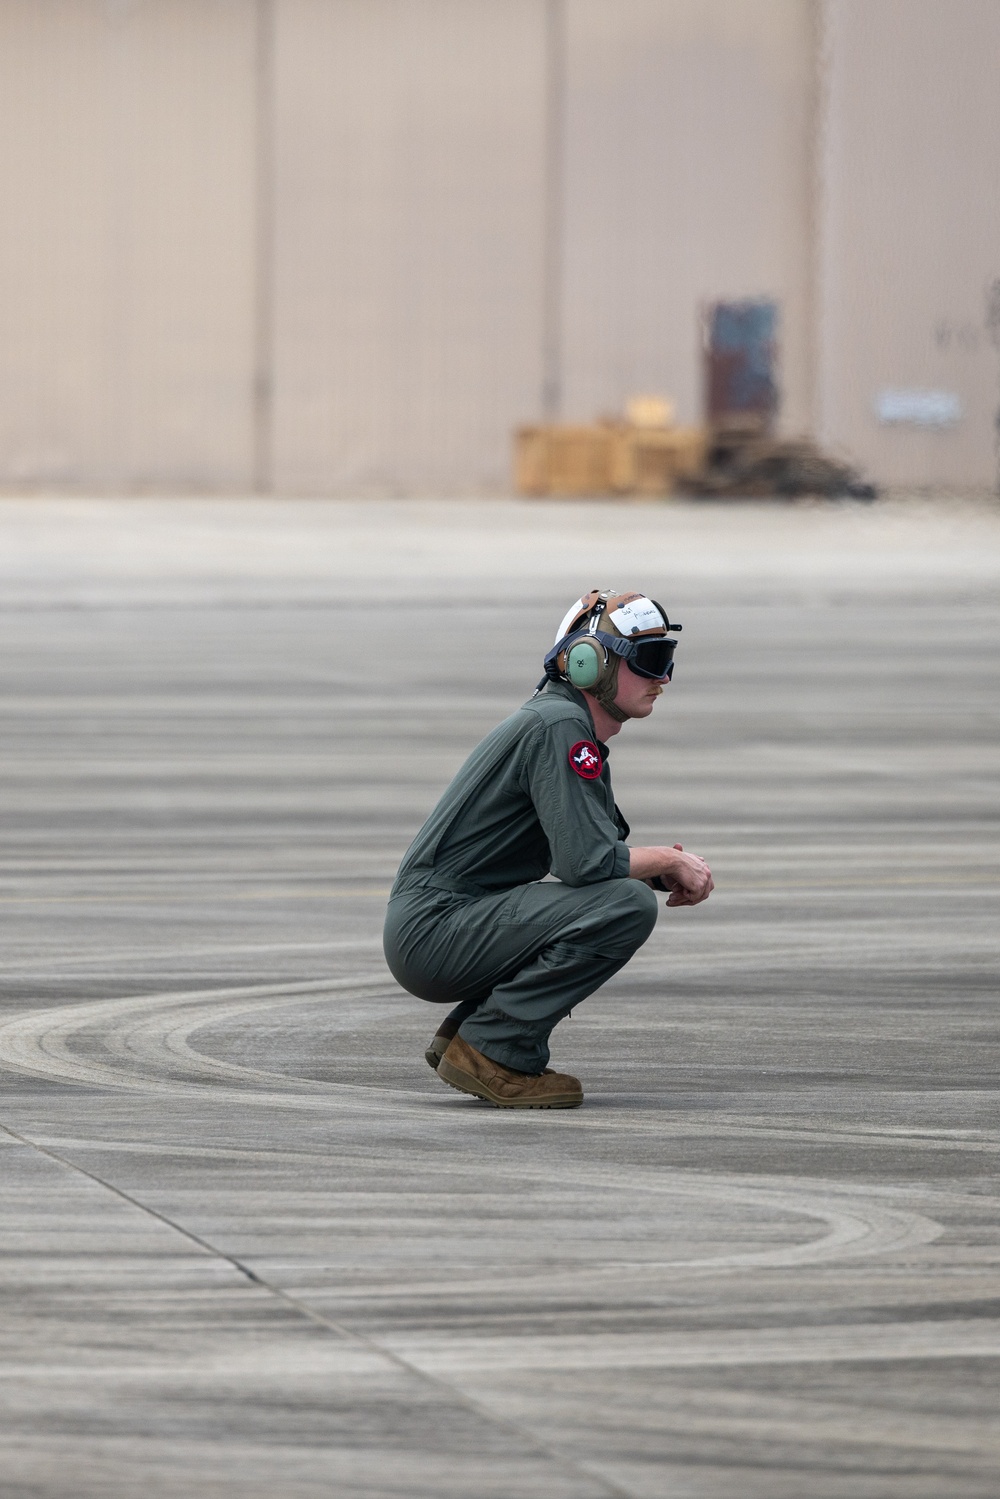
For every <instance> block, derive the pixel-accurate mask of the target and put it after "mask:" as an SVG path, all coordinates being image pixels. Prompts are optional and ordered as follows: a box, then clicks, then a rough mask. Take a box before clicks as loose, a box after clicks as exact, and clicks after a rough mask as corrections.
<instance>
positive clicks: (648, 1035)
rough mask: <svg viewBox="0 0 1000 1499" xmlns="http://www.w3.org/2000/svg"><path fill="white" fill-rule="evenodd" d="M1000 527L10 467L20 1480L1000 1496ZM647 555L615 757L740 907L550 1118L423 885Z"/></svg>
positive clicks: (480, 1498)
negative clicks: (401, 874) (423, 874)
mask: <svg viewBox="0 0 1000 1499" xmlns="http://www.w3.org/2000/svg"><path fill="white" fill-rule="evenodd" d="M998 542H1000V512H998V511H997V510H995V509H993V508H991V507H989V506H987V505H978V506H977V505H973V504H969V503H959V502H954V503H952V504H946V503H939V504H930V503H927V502H917V501H914V502H912V503H909V504H907V503H904V502H901V501H900V502H892V503H886V504H878V505H875V506H871V507H864V506H860V507H859V506H850V505H848V506H842V507H837V506H833V507H827V506H816V507H809V506H799V507H768V506H764V505H752V506H747V507H745V508H741V507H738V506H723V507H712V506H706V507H701V508H699V507H697V506H686V505H635V506H618V507H606V506H603V505H563V506H559V505H530V504H528V505H517V504H513V503H511V504H501V503H497V504H488V503H484V504H481V505H478V506H473V505H468V506H466V505H462V504H451V505H444V504H442V505H436V506H435V505H402V504H400V505H391V504H386V505H377V504H373V505H368V506H350V505H337V504H321V503H316V504H312V505H309V504H291V503H289V504H274V505H268V504H241V503H239V502H235V501H228V502H227V501H219V502H208V501H180V502H176V503H169V502H165V501H144V502H132V503H118V504H114V503H98V502H92V503H87V502H83V501H80V502H73V503H70V502H55V501H42V500H32V501H23V502H21V501H7V502H4V503H3V504H2V505H0V637H2V638H0V645H2V649H0V686H2V691H3V696H4V711H3V718H2V741H0V811H2V816H3V821H4V825H5V828H6V840H5V850H4V853H3V858H2V864H0V905H2V911H3V916H4V929H5V935H6V942H5V945H4V950H3V959H2V969H0V980H2V994H3V1004H2V1010H0V1059H2V1064H3V1073H2V1079H3V1102H2V1107H0V1120H2V1123H3V1126H4V1132H3V1133H2V1134H0V1140H2V1142H3V1143H2V1145H0V1171H2V1185H3V1204H4V1208H3V1216H2V1219H0V1249H2V1256H0V1284H2V1294H3V1302H2V1307H3V1315H2V1318H0V1338H2V1347H0V1373H2V1376H3V1377H2V1379H0V1473H2V1479H0V1490H2V1494H3V1499H28V1496H31V1499H134V1496H135V1495H140V1494H141V1495H150V1496H157V1499H191V1496H198V1499H215V1496H219V1499H222V1496H225V1499H236V1496H239V1499H313V1496H321V1495H322V1496H330V1495H336V1496H338V1499H383V1496H394V1499H395V1496H400V1499H403V1496H405V1499H410V1496H420V1499H425V1496H426V1499H472V1496H476V1499H521V1496H523V1499H602V1496H608V1495H618V1496H633V1499H666V1496H675V1495H677V1496H681V1495H683V1496H699V1499H701V1496H705V1499H802V1496H805V1495H809V1496H810V1499H827V1496H829V1499H833V1496H851V1499H857V1496H863V1499H868V1496H872V1499H875V1496H879V1499H881V1496H892V1499H943V1496H945V1495H947V1496H949V1499H955V1496H971V1495H975V1496H995V1495H996V1494H997V1492H998V1479H997V1470H998V1463H1000V1419H998V1401H997V1389H998V1385H1000V1317H998V1312H1000V1273H998V1261H1000V1204H998V1192H997V1185H998V1178H997V1152H998V1148H1000V1129H998V1114H997V1101H998V1094H997V1061H998V1052H1000V1047H998V1039H1000V1027H998V1017H997V964H996V936H997V896H998V888H1000V874H998V863H1000V860H998V840H997V821H998V814H997V800H996V792H997V781H998V757H997V750H996V743H997V717H998V712H997V704H998V696H997V688H998V676H1000V654H998V649H997V647H998V643H1000V641H998V637H1000V629H998V625H1000V589H998V586H997V584H998V556H1000V546H998ZM599 582H608V583H611V584H615V585H618V586H624V585H626V584H640V585H644V586H647V587H648V588H649V589H650V591H652V592H654V593H655V594H656V596H657V597H661V598H662V599H663V600H664V602H665V603H667V604H668V605H669V608H670V612H671V614H673V613H674V612H676V614H677V616H678V617H680V618H681V619H682V620H683V622H684V624H685V626H686V628H685V632H684V636H683V644H682V648H681V650H680V651H679V666H678V671H677V676H676V680H675V682H674V685H673V686H672V687H671V689H670V692H669V694H668V699H667V700H666V701H665V702H664V703H663V704H661V705H659V707H658V709H657V714H656V716H655V717H654V719H653V720H651V721H650V722H649V723H647V724H645V725H635V726H632V729H631V731H629V730H626V732H625V733H624V734H623V735H622V736H621V738H620V739H619V740H618V741H617V743H616V746H615V750H614V769H615V777H616V786H617V789H618V792H619V800H620V801H621V802H622V804H623V806H624V807H625V809H626V812H627V814H628V816H629V817H630V819H631V821H632V824H633V827H634V829H635V833H636V835H637V836H638V837H639V838H640V839H641V840H643V841H667V840H669V841H673V839H674V838H675V837H676V838H678V839H679V840H680V841H682V842H684V843H685V844H687V845H688V846H690V847H692V848H694V849H696V850H697V851H699V852H702V853H704V854H705V855H706V856H707V857H709V859H710V861H711V863H712V865H713V868H714V870H715V873H716V880H717V884H718V890H717V892H716V895H715V896H714V897H713V899H712V901H710V902H709V903H708V905H707V906H705V907H702V908H699V909H698V910H695V911H678V912H669V913H667V912H665V913H664V914H663V916H662V917H661V920H660V923H659V925H658V927H657V930H656V932H655V933H654V935H653V937H652V938H651V940H650V942H649V943H648V945H647V946H646V948H644V949H643V951H642V952H641V953H640V954H639V956H638V957H637V959H636V960H635V961H634V962H633V964H632V965H631V966H630V967H629V968H628V969H627V970H626V971H625V972H624V973H623V974H622V975H620V976H619V978H618V979H616V980H615V981H613V982H612V983H611V984H609V985H608V987H607V988H606V989H605V990H604V991H602V992H601V993H600V994H599V995H597V996H595V997H594V998H593V999H591V1000H590V1001H588V1003H587V1004H586V1006H584V1007H583V1008H582V1009H580V1010H578V1011H577V1014H576V1016H575V1017H574V1018H573V1020H572V1021H570V1022H567V1023H565V1024H564V1025H563V1026H562V1027H561V1028H560V1030H559V1032H558V1033H557V1046H556V1058H557V1062H558V1064H559V1065H562V1066H565V1067H567V1068H569V1069H570V1070H572V1071H574V1072H578V1073H579V1074H580V1075H581V1076H582V1078H583V1079H584V1083H585V1086H586V1089H587V1095H588V1098H587V1104H586V1106H585V1107H584V1108H583V1109H582V1110H580V1111H579V1112H574V1113H568V1114H552V1115H536V1114H529V1115H526V1116H522V1115H516V1114H515V1115H508V1114H503V1113H497V1112H495V1111H492V1110H490V1109H487V1108H486V1107H485V1106H482V1105H480V1104H478V1103H477V1102H475V1101H473V1100H470V1099H465V1098H463V1097H461V1096H460V1095H458V1094H456V1093H453V1092H451V1091H450V1090H448V1089H447V1088H445V1087H444V1086H443V1085H442V1084H441V1083H439V1082H438V1081H437V1080H436V1079H435V1078H434V1077H433V1075H432V1074H431V1073H430V1071H429V1070H428V1069H427V1067H426V1066H425V1064H424V1062H423V1060H422V1056H421V1052H422V1047H423V1044H424V1042H425V1039H426V1037H427V1036H428V1035H429V1034H430V1032H431V1030H432V1029H433V1028H434V1024H435V1022H436V1015H435V1014H434V1013H433V1012H432V1010H431V1007H430V1006H426V1005H423V1004H421V1003H420V1002H418V1001H416V1000H411V999H409V998H408V997H407V996H405V995H403V994H401V993H400V992H399V991H398V989H397V988H396V987H395V986H394V984H393V983H392V981H391V980H390V979H389V977H388V975H387V973H386V971H385V969H384V967H383V965H382V962H381V959H380V949H379V939H378V934H379V929H380V920H381V913H382V908H383V905H384V899H385V894H386V891H387V888H388V884H389V881H390V878H391V875H392V872H393V869H394V867H395V864H396V862H397V861H398V859H399V856H400V854H401V853H402V851H403V849H404V847H405V846H406V843H407V840H408V838H409V836H410V835H411V834H412V832H413V831H414V830H415V828H416V827H417V826H418V824H419V822H420V820H421V818H422V817H423V815H424V814H425V812H426V811H427V810H428V809H429V807H430V806H431V804H432V802H433V800H434V798H435V797H436V795H437V794H438V792H439V791H440V789H441V788H442V787H443V786H444V784H445V782H446V780H447V778H448V776H449V775H450V773H451V772H452V770H453V769H454V768H455V767H456V766H457V765H458V764H459V762H460V761H461V759H462V758H463V756H464V754H465V752H466V751H467V750H468V748H469V747H470V746H471V745H472V744H473V743H474V742H475V741H476V739H477V738H478V737H479V735H480V734H481V733H482V732H483V731H485V730H486V729H487V728H488V727H489V726H490V725H491V724H492V723H493V722H494V721H495V720H496V719H497V718H499V717H500V716H501V715H503V714H504V713H506V712H507V711H508V710H509V709H511V708H513V707H514V706H515V705H516V704H517V703H518V702H520V701H521V700H522V699H523V697H525V696H526V695H527V691H528V690H530V688H531V687H532V686H533V685H534V681H535V679H536V677H537V661H538V657H539V655H540V653H541V650H542V647H543V644H544V643H545V642H546V641H547V639H548V637H549V636H550V634H551V632H552V630H553V628H554V625H555V623H556V620H557V619H558V617H559V615H560V614H561V612H562V610H563V608H564V607H565V606H566V605H567V604H568V603H569V601H570V599H571V598H572V597H573V596H574V595H575V594H576V593H578V592H579V591H580V589H581V588H583V587H586V586H590V585H591V584H592V583H599ZM373 590H374V592H373ZM380 599H381V600H384V601H385V602H386V603H388V604H390V605H391V610H390V612H389V613H388V614H381V613H380V612H379V601H380Z"/></svg>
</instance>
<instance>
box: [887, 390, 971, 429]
mask: <svg viewBox="0 0 1000 1499" xmlns="http://www.w3.org/2000/svg"><path fill="white" fill-rule="evenodd" d="M875 414H876V416H877V417H878V419H879V421H880V422H882V423H883V424H884V425H886V426H890V425H895V426H898V425H905V426H909V427H953V426H954V425H955V423H956V422H959V421H961V419H962V403H961V401H960V400H959V398H958V396H957V395H956V394H955V392H954V391H952V390H880V391H879V393H878V395H877V396H876V398H875Z"/></svg>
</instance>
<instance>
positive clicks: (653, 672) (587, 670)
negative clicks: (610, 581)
mask: <svg viewBox="0 0 1000 1499" xmlns="http://www.w3.org/2000/svg"><path fill="white" fill-rule="evenodd" d="M613 596H614V595H613V594H612V593H611V592H610V591H605V592H603V593H599V594H598V595H597V597H596V599H595V601H594V602H593V603H592V604H591V605H590V606H589V609H588V610H587V613H586V614H585V615H584V616H583V617H580V618H578V619H577V620H576V622H575V626H574V628H573V629H572V630H570V631H569V633H568V634H566V635H563V636H562V637H561V638H560V639H559V640H557V641H556V643H555V645H554V646H553V647H552V649H551V650H550V651H549V652H548V653H547V654H546V657H545V675H544V677H543V678H542V680H541V681H540V682H539V684H538V686H537V688H536V689H535V691H536V692H540V691H541V690H542V688H543V687H544V686H545V683H546V682H568V683H569V684H570V686H571V687H576V688H579V690H580V691H581V692H593V691H594V690H595V688H596V689H599V688H600V686H601V684H602V682H603V681H605V680H606V679H607V677H608V674H609V672H610V670H611V667H612V665H613V658H614V657H617V658H618V659H619V660H622V661H624V662H625V663H626V665H627V666H628V668H629V670H630V671H634V672H635V674H636V676H639V677H648V678H650V680H652V681H654V682H669V680H670V678H671V676H672V675H673V670H674V650H675V649H676V646H677V641H676V640H668V639H667V638H666V637H665V636H662V635H657V636H654V637H653V638H652V639H651V638H650V637H649V636H644V637H643V638H641V639H639V640H630V639H629V638H628V637H627V636H622V635H609V634H608V633H607V631H605V630H601V629H599V628H598V626H599V624H600V620H601V615H602V614H603V613H604V611H605V609H606V608H607V605H608V600H609V599H610V598H612V597H613ZM649 602H650V603H651V604H652V605H653V606H654V607H655V608H656V609H657V610H659V613H660V615H661V616H662V618H663V625H664V628H665V629H667V630H675V631H678V632H679V631H680V630H681V629H682V626H681V625H676V624H671V622H670V620H669V619H668V617H667V611H666V609H664V607H663V605H662V604H658V603H657V602H656V600H655V599H650V601H649Z"/></svg>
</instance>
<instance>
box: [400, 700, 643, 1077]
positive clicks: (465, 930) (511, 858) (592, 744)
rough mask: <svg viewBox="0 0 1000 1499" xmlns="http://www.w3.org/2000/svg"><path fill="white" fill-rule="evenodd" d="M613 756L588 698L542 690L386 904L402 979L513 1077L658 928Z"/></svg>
mask: <svg viewBox="0 0 1000 1499" xmlns="http://www.w3.org/2000/svg"><path fill="white" fill-rule="evenodd" d="M607 754H608V752H607V747H606V746H605V745H603V744H600V743H598V742H597V741H596V739H595V736H594V724H593V720H592V718H591V716H590V711H589V709H588V707H587V701H586V698H585V697H584V696H583V694H582V693H580V692H578V691H577V690H576V689H575V688H573V687H570V686H568V685H566V684H564V683H549V684H548V685H547V686H546V688H545V690H544V692H542V693H541V694H539V696H538V697H535V698H532V699H530V700H529V701H528V702H527V703H525V704H524V706H523V707H522V708H520V709H518V711H517V712H516V713H514V714H512V715H511V717H510V718H507V719H505V720H504V722H503V723H501V724H499V725H498V726H497V728H495V729H494V730H493V732H492V733H491V734H488V735H487V737H486V738H485V739H484V740H483V742H482V743H481V744H480V745H479V746H478V747H477V748H476V749H475V750H474V751H473V752H472V754H471V755H470V756H469V758H468V760H467V761H466V762H465V764H464V765H463V766H462V769H461V770H460V771H459V772H458V775H457V776H456V777H455V779H454V780H453V781H452V783H451V785H450V786H449V787H448V789H447V791H446V792H445V793H444V795H443V796H442V798H441V800H440V801H439V802H438V804H437V806H436V807H435V809H434V811H433V812H432V813H431V815H430V817H429V818H428V819H427V821H426V823H425V824H424V826H423V827H422V828H421V830H420V832H419V833H418V834H417V837H416V838H415V839H414V841H413V843H412V844H411V846H410V848H409V850H408V852H407V854H406V857H405V858H404V860H403V863H402V865H401V866H400V869H399V873H398V875H397V876H396V882H395V884H394V886H393V889H392V894H391V896H390V899H389V907H388V911H387V913H386V922H385V937H384V941H385V955H386V961H387V962H388V964H389V967H390V969H391V970H392V973H393V975H394V976H395V978H396V979H397V980H398V981H399V983H400V984H401V985H402V986H403V988H404V989H407V990H409V992H410V993H411V994H415V995H416V996H417V997H418V998H420V999H428V1000H433V1001H438V1002H440V1003H444V1004H452V1005H454V1006H455V1007H456V1011H457V1012H459V1013H460V1014H463V1015H464V1016H465V1018H464V1019H463V1021H462V1025H461V1032H460V1033H461V1035H462V1036H463V1037H464V1038H465V1040H466V1041H468V1043H469V1045H470V1046H474V1047H475V1048H476V1049H477V1050H478V1051H481V1052H482V1053H483V1054H484V1055H485V1056H488V1057H491V1058H492V1059H493V1060H494V1061H495V1062H500V1063H501V1064H502V1065H503V1066H506V1067H511V1068H514V1069H515V1070H516V1071H519V1072H530V1073H539V1072H541V1071H542V1070H543V1069H544V1068H545V1067H546V1066H547V1064H548V1060H549V1047H548V1038H549V1033H550V1031H551V1030H552V1027H553V1026H554V1025H555V1024H556V1022H557V1021H559V1020H561V1019H562V1018H563V1016H565V1015H568V1014H569V1012H570V1010H572V1009H573V1007H574V1006H575V1005H577V1004H579V1003H580V1001H581V1000H583V999H585V998H586V997H587V995H588V994H592V993H593V992H594V990H595V989H599V988H600V986H601V985H602V984H603V983H605V982H606V981H607V980H608V979H609V978H610V977H611V976H612V974H614V973H617V971H618V970H619V968H621V967H623V966H624V964H625V963H627V962H628V960H629V958H631V956H632V954H633V953H634V952H635V951H636V949H637V948H639V947H641V946H642V944H643V942H645V940H646V938H647V937H648V936H649V934H650V932H651V931H652V929H653V926H654V924H655V921H656V913H657V900H656V896H655V895H654V893H653V891H652V890H650V888H649V886H648V885H645V884H643V882H642V881H641V880H633V879H630V878H629V877H628V871H629V852H628V848H627V847H626V845H625V838H626V837H627V836H628V826H627V824H626V823H625V822H624V819H623V818H622V817H621V814H620V813H619V811H618V809H617V807H616V806H615V801H614V795H613V792H612V790H611V777H610V773H609V770H608V765H607ZM547 874H552V875H554V876H555V881H556V882H553V881H545V882H544V883H540V882H541V881H543V879H544V876H545V875H547Z"/></svg>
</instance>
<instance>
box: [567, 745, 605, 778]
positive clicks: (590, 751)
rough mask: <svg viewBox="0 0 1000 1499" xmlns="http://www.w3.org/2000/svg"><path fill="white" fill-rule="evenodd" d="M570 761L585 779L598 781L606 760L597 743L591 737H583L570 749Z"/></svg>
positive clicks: (578, 773)
mask: <svg viewBox="0 0 1000 1499" xmlns="http://www.w3.org/2000/svg"><path fill="white" fill-rule="evenodd" d="M569 763H570V765H572V767H573V769H574V770H575V771H576V773H577V775H578V776H582V777H583V779H584V780H585V781H596V780H597V778H598V776H599V775H600V773H601V769H602V767H603V763H604V762H603V761H602V760H601V752H600V750H599V749H598V748H597V745H596V744H594V743H593V741H592V740H590V739H581V740H579V742H578V743H577V744H574V746H573V748H572V749H571V750H570V752H569Z"/></svg>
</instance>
